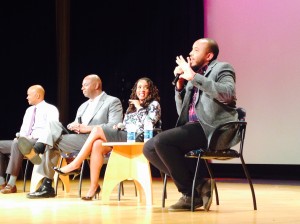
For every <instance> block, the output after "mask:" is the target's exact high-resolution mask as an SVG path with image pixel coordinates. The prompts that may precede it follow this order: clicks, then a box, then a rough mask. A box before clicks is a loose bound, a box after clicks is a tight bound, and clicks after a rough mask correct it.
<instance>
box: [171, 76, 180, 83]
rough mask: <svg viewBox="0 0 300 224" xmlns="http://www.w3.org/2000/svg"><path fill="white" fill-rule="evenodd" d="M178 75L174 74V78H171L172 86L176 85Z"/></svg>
mask: <svg viewBox="0 0 300 224" xmlns="http://www.w3.org/2000/svg"><path fill="white" fill-rule="evenodd" d="M179 76H180V74H176V76H175V78H174V80H173V82H172V85H173V86H175V85H176V83H177V81H178V79H179Z"/></svg>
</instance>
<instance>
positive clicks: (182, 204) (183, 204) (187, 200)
mask: <svg viewBox="0 0 300 224" xmlns="http://www.w3.org/2000/svg"><path fill="white" fill-rule="evenodd" d="M191 203H192V197H190V196H187V195H182V197H181V198H180V199H179V200H178V202H177V203H176V204H174V205H171V206H170V207H169V208H168V210H169V211H171V212H179V211H191ZM202 205H203V202H202V199H201V198H199V197H196V198H194V209H196V208H199V207H201V206H202Z"/></svg>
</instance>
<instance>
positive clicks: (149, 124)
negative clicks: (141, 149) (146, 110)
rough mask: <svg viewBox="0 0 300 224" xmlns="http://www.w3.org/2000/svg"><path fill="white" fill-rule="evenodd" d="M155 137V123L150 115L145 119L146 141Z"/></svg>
mask: <svg viewBox="0 0 300 224" xmlns="http://www.w3.org/2000/svg"><path fill="white" fill-rule="evenodd" d="M152 137H153V124H152V121H151V119H150V118H149V117H146V118H145V120H144V142H146V141H148V140H149V139H150V138H152Z"/></svg>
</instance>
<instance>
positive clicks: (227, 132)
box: [208, 107, 247, 150]
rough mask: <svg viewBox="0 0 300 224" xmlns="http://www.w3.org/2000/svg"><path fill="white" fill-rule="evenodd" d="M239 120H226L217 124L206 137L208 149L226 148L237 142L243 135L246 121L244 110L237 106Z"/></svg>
mask: <svg viewBox="0 0 300 224" xmlns="http://www.w3.org/2000/svg"><path fill="white" fill-rule="evenodd" d="M236 111H237V113H238V119H239V121H233V122H227V123H225V124H221V125H219V126H218V127H217V128H216V129H215V130H214V132H213V133H212V134H211V135H210V136H209V137H208V149H209V150H226V149H230V148H231V147H233V146H234V145H236V144H238V143H239V142H240V141H241V139H242V138H243V137H244V134H245V131H246V125H247V122H245V119H246V110H245V109H244V108H241V107H239V108H237V109H236Z"/></svg>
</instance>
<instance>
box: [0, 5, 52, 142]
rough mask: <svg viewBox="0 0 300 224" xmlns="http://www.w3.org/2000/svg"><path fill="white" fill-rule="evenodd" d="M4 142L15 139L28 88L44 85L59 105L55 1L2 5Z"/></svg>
mask: <svg viewBox="0 0 300 224" xmlns="http://www.w3.org/2000/svg"><path fill="white" fill-rule="evenodd" d="M0 27H1V35H0V49H1V50H0V61H1V66H0V74H1V80H2V81H1V88H0V97H1V109H0V118H1V122H0V139H3V140H4V139H13V138H14V137H15V133H16V132H18V131H19V130H20V127H21V124H22V119H23V116H24V113H25V110H26V108H27V107H28V102H27V100H26V97H27V89H28V87H29V86H31V85H34V84H41V85H42V86H44V87H45V89H46V101H48V102H49V103H52V104H56V99H57V91H56V83H57V68H56V39H55V38H56V37H55V2H54V1H52V0H43V1H40V0H26V1H21V0H19V1H18V0H17V1H3V2H1V4H0Z"/></svg>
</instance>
